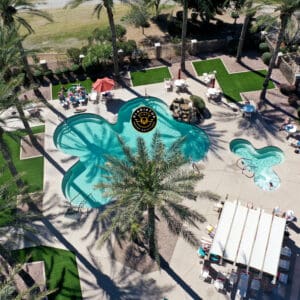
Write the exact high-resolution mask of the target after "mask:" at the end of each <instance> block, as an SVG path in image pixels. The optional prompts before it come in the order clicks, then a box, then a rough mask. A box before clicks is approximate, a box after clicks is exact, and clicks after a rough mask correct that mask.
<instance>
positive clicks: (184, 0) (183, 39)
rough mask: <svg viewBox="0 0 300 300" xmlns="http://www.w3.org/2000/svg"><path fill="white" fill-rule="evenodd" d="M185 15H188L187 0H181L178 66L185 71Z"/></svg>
mask: <svg viewBox="0 0 300 300" xmlns="http://www.w3.org/2000/svg"><path fill="white" fill-rule="evenodd" d="M187 17H188V1H187V0H183V18H182V32H181V62H180V68H181V70H182V71H185V52H186V31H187Z"/></svg>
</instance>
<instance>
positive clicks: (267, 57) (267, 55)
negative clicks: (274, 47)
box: [261, 52, 272, 66]
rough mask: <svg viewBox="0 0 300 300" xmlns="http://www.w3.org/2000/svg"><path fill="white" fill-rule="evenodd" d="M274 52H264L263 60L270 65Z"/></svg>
mask: <svg viewBox="0 0 300 300" xmlns="http://www.w3.org/2000/svg"><path fill="white" fill-rule="evenodd" d="M271 57H272V54H271V53H270V52H265V53H263V54H262V56H261V59H262V61H263V62H264V63H265V64H266V65H267V66H268V65H269V63H270V60H271Z"/></svg>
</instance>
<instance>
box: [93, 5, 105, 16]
mask: <svg viewBox="0 0 300 300" xmlns="http://www.w3.org/2000/svg"><path fill="white" fill-rule="evenodd" d="M102 8H103V3H99V4H97V5H96V6H95V8H94V12H93V14H96V15H97V18H98V19H100V14H101V11H102Z"/></svg>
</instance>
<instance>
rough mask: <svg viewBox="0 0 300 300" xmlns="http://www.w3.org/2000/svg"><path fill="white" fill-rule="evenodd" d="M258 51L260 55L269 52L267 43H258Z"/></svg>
mask: <svg viewBox="0 0 300 300" xmlns="http://www.w3.org/2000/svg"><path fill="white" fill-rule="evenodd" d="M258 49H259V51H260V52H261V53H264V52H269V51H270V48H269V45H268V44H267V43H260V44H259V45H258Z"/></svg>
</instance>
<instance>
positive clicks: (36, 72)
mask: <svg viewBox="0 0 300 300" xmlns="http://www.w3.org/2000/svg"><path fill="white" fill-rule="evenodd" d="M43 75H44V74H43V72H42V71H41V70H35V71H34V73H33V76H34V77H41V76H43Z"/></svg>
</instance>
